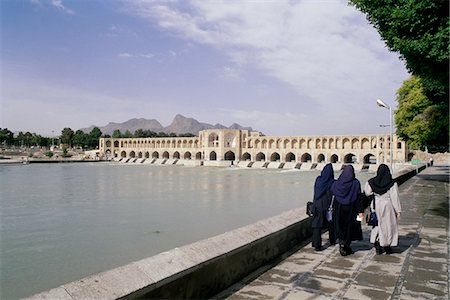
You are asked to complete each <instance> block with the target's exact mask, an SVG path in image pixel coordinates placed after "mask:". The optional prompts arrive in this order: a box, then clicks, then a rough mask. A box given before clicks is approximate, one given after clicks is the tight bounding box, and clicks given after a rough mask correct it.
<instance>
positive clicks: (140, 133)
mask: <svg viewBox="0 0 450 300" xmlns="http://www.w3.org/2000/svg"><path fill="white" fill-rule="evenodd" d="M133 137H135V138H143V137H145V132H144V130H142V129H141V128H140V129H137V130H136V131H135V132H134V134H133Z"/></svg>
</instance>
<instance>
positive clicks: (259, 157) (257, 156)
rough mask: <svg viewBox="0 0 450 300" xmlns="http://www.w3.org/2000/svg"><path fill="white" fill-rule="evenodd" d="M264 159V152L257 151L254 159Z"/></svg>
mask: <svg viewBox="0 0 450 300" xmlns="http://www.w3.org/2000/svg"><path fill="white" fill-rule="evenodd" d="M265 160H266V156H265V155H264V153H262V152H259V153H258V154H256V161H265Z"/></svg>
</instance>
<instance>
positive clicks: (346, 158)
mask: <svg viewBox="0 0 450 300" xmlns="http://www.w3.org/2000/svg"><path fill="white" fill-rule="evenodd" d="M108 151H109V150H108ZM107 154H110V153H107ZM120 157H130V158H156V159H158V158H165V159H169V158H173V159H197V160H201V159H205V155H204V154H203V153H202V152H200V151H198V152H195V153H191V152H190V151H186V152H184V153H180V152H179V151H175V152H173V153H172V154H170V153H169V152H168V151H164V152H162V153H160V152H158V151H153V152H149V151H146V152H142V151H130V152H128V153H127V152H126V151H124V150H123V151H122V152H120ZM206 158H207V159H208V160H218V155H217V153H216V152H215V151H211V152H209V153H208V156H207V157H206ZM297 158H298V157H297V156H296V155H295V154H294V153H292V152H289V153H287V154H286V155H285V156H284V157H283V158H282V157H281V155H280V154H279V153H278V152H273V153H272V154H270V155H267V156H266V154H264V153H263V152H258V153H257V154H256V155H254V156H253V157H252V155H251V154H250V153H248V152H245V153H243V154H242V156H241V158H240V160H243V161H284V162H297V161H298V162H318V163H328V162H330V163H337V162H343V163H357V162H358V163H360V162H359V161H358V158H357V156H356V155H355V154H353V153H347V154H345V155H343V156H341V157H339V156H338V155H337V154H332V155H330V156H329V157H328V158H327V157H325V155H324V154H319V155H317V157H315V158H314V159H313V157H312V156H311V154H309V153H303V154H302V155H301V156H300V158H299V160H297ZM223 159H224V160H232V161H234V160H236V155H235V153H234V152H233V151H228V152H226V153H225V154H224V156H223ZM362 162H363V163H365V164H375V163H377V160H376V157H375V155H373V154H370V153H369V154H366V155H365V156H364V157H363V161H362Z"/></svg>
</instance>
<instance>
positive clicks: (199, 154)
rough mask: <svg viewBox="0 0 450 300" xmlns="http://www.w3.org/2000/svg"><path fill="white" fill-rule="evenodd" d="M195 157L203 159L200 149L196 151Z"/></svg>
mask: <svg viewBox="0 0 450 300" xmlns="http://www.w3.org/2000/svg"><path fill="white" fill-rule="evenodd" d="M195 159H202V153H201V152H200V151H199V152H197V153H195Z"/></svg>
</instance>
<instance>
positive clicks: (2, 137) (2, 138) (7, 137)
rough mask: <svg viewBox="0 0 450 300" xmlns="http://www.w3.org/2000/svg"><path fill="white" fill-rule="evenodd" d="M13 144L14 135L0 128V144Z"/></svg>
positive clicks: (6, 129)
mask: <svg viewBox="0 0 450 300" xmlns="http://www.w3.org/2000/svg"><path fill="white" fill-rule="evenodd" d="M13 142H14V134H13V133H12V131H10V130H9V129H8V128H0V143H1V144H2V145H5V146H6V145H12V144H13Z"/></svg>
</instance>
